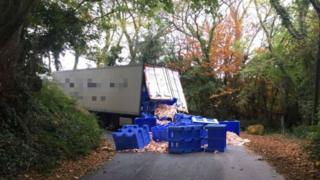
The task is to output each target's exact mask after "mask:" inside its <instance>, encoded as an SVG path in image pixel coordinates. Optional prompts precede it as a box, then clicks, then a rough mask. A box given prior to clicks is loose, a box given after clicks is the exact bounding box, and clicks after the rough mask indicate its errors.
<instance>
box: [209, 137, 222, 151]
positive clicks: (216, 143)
mask: <svg viewBox="0 0 320 180" xmlns="http://www.w3.org/2000/svg"><path fill="white" fill-rule="evenodd" d="M226 148H227V140H226V139H223V138H222V139H208V147H207V148H206V150H205V151H207V152H214V151H219V152H225V151H226Z"/></svg>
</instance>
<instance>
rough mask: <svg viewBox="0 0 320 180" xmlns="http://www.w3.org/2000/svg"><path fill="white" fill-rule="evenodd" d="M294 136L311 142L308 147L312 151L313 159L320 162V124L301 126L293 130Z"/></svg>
mask: <svg viewBox="0 0 320 180" xmlns="http://www.w3.org/2000/svg"><path fill="white" fill-rule="evenodd" d="M293 134H294V135H295V136H296V137H298V138H302V139H308V140H310V141H311V143H310V145H309V146H307V148H308V149H310V150H311V153H312V157H313V158H314V159H315V160H320V124H319V125H315V126H306V125H301V126H298V127H295V128H294V129H293Z"/></svg>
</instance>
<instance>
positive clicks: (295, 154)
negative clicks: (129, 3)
mask: <svg viewBox="0 0 320 180" xmlns="http://www.w3.org/2000/svg"><path fill="white" fill-rule="evenodd" d="M241 136H242V137H243V138H248V139H249V140H250V143H248V144H246V145H247V146H248V147H249V149H251V150H253V151H254V152H256V153H258V154H260V155H262V156H263V159H265V160H267V161H268V162H270V163H271V164H272V165H273V166H275V168H276V170H277V171H278V172H279V173H281V174H283V175H284V176H285V177H286V178H287V179H292V180H298V179H299V180H300V179H310V180H313V179H319V177H320V169H317V167H316V163H315V162H313V161H312V160H311V159H310V156H309V152H308V151H307V150H306V149H305V148H304V147H303V146H304V145H303V144H304V143H306V142H302V141H301V140H297V139H292V138H287V137H284V136H281V135H279V136H259V135H249V134H246V133H242V134H241Z"/></svg>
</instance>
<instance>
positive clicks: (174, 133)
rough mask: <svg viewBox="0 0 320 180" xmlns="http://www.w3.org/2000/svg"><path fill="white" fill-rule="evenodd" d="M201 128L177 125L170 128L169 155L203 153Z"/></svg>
mask: <svg viewBox="0 0 320 180" xmlns="http://www.w3.org/2000/svg"><path fill="white" fill-rule="evenodd" d="M201 128H202V127H201V126H199V125H177V126H170V127H169V128H168V140H169V153H189V152H199V151H202V148H201V134H200V132H201Z"/></svg>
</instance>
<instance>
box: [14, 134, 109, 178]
mask: <svg viewBox="0 0 320 180" xmlns="http://www.w3.org/2000/svg"><path fill="white" fill-rule="evenodd" d="M114 154H115V148H114V145H113V143H112V142H111V141H110V140H107V139H104V140H103V141H102V143H101V145H100V147H99V148H98V149H96V150H95V151H93V152H91V153H90V154H88V155H86V156H83V157H81V158H80V159H77V160H68V161H64V162H62V163H61V165H60V166H59V167H57V168H56V169H53V170H52V171H51V172H50V173H49V174H39V173H38V172H36V171H30V172H27V173H25V174H23V175H21V176H20V178H19V179H25V180H53V179H80V178H81V177H82V176H84V175H87V174H88V173H90V172H92V171H94V170H96V169H97V168H99V167H100V166H102V165H103V164H104V163H105V162H106V161H109V160H111V159H112V158H113V156H114Z"/></svg>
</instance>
